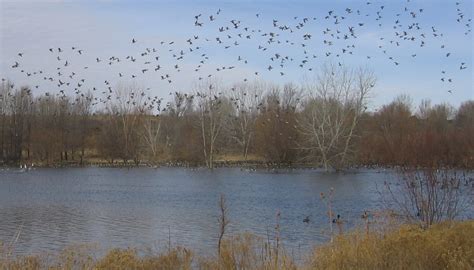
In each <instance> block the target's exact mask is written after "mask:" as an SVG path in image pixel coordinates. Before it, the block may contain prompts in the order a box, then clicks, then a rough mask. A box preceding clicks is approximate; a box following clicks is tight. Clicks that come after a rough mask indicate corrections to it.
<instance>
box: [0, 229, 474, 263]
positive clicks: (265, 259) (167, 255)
mask: <svg viewBox="0 0 474 270" xmlns="http://www.w3.org/2000/svg"><path fill="white" fill-rule="evenodd" d="M473 246H474V222H473V221H464V222H450V223H441V224H436V225H434V226H432V227H430V228H429V229H422V228H420V227H419V226H410V225H403V226H400V227H396V228H395V229H391V230H389V231H375V230H374V231H372V232H370V233H367V232H366V231H363V230H361V231H353V232H350V233H348V234H343V235H339V236H337V237H336V238H335V240H334V242H332V243H327V244H324V245H321V246H318V247H316V248H315V249H314V251H313V252H312V253H311V254H310V256H309V257H308V259H307V260H306V261H305V262H301V263H296V262H295V260H294V259H293V258H292V257H291V256H290V255H288V254H287V253H285V251H284V249H283V248H282V247H281V246H280V247H277V246H276V244H275V243H274V242H269V241H266V240H264V239H262V238H259V237H256V236H252V235H249V234H243V235H238V236H234V237H230V238H228V239H225V240H224V241H223V242H222V247H221V252H220V253H219V254H217V255H216V256H215V257H214V256H207V257H200V256H196V255H194V254H193V253H192V252H191V251H190V250H187V249H185V248H180V247H176V248H172V249H170V250H167V251H166V252H164V253H154V254H149V255H139V253H138V252H137V250H134V249H113V250H110V251H109V252H108V253H107V254H106V255H105V256H103V257H100V258H96V256H95V255H94V253H93V251H92V250H87V249H84V248H72V249H68V250H65V251H64V252H63V253H61V254H59V255H58V256H56V257H54V256H53V257H51V256H49V257H48V256H40V255H37V256H20V257H12V256H6V253H5V251H2V250H0V268H1V269H11V270H17V269H25V270H36V269H166V270H187V269H209V270H217V269H224V270H226V269H256V270H257V269H262V270H263V269H267V270H272V269H275V270H276V269H280V270H282V269H325V270H326V269H472V268H473V267H474V250H473V249H472V247H473ZM277 254H278V255H277Z"/></svg>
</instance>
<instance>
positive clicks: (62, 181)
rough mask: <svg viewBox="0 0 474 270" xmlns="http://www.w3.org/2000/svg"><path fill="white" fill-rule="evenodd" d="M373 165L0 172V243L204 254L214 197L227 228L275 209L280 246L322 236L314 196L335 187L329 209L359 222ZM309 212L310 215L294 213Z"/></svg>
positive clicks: (376, 178)
mask: <svg viewBox="0 0 474 270" xmlns="http://www.w3.org/2000/svg"><path fill="white" fill-rule="evenodd" d="M391 177H393V175H392V174H390V173H378V172H377V171H375V170H369V171H357V172H356V173H349V174H325V173H322V172H320V171H315V170H294V171H280V172H268V171H256V172H248V171H242V170H240V169H217V170H215V171H214V172H210V171H207V170H205V169H198V170H190V169H183V168H160V169H151V168H138V169H105V168H86V169H84V168H81V169H76V168H68V169H36V170H32V171H29V172H25V173H18V172H16V171H14V170H8V171H6V170H4V171H0V241H2V242H4V243H9V242H10V241H11V239H12V238H13V237H14V236H15V234H16V232H17V231H19V230H21V234H20V237H19V239H18V242H17V243H16V244H15V253H17V254H22V253H34V252H54V251H58V250H61V249H63V248H65V247H67V246H69V245H72V244H78V243H95V244H99V245H100V247H102V248H110V247H163V246H166V245H167V243H168V237H169V236H170V235H171V242H172V244H173V245H185V246H186V247H190V248H192V249H194V250H196V251H198V252H201V253H206V252H210V251H214V249H215V246H216V239H217V233H218V228H217V227H218V226H217V225H218V224H217V217H218V213H219V209H218V199H219V195H220V194H221V193H222V194H225V196H226V198H227V202H228V206H229V211H230V220H231V224H230V227H229V233H238V232H245V231H249V232H253V233H255V234H258V235H261V236H264V237H267V234H268V233H269V232H270V233H272V230H273V228H274V224H275V214H276V212H277V211H280V212H281V221H280V222H281V234H282V237H283V239H284V240H285V241H284V244H285V245H286V248H287V249H288V250H290V251H296V250H297V249H299V248H301V249H303V248H304V250H307V248H308V246H313V245H314V244H316V243H318V242H321V241H324V240H326V239H327V238H326V235H327V234H326V233H325V232H324V230H326V231H327V227H328V225H327V223H328V221H327V216H326V211H327V210H326V209H325V208H324V206H323V204H322V203H321V201H320V198H319V194H320V193H321V192H326V191H328V190H329V188H330V187H334V188H335V202H334V211H335V212H336V213H337V214H340V215H341V216H342V217H343V218H344V219H345V220H347V225H346V227H350V226H354V224H356V223H358V222H360V218H359V217H360V215H361V213H363V211H364V210H367V209H374V208H377V204H378V197H379V195H378V192H377V185H378V186H379V187H380V186H381V185H382V184H383V181H385V180H388V179H391ZM308 215H309V216H310V222H309V223H304V222H303V219H304V218H305V217H306V216H308Z"/></svg>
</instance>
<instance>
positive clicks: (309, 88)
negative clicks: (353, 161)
mask: <svg viewBox="0 0 474 270" xmlns="http://www.w3.org/2000/svg"><path fill="white" fill-rule="evenodd" d="M375 81H376V79H375V76H374V75H373V73H372V72H370V71H368V70H365V69H359V70H350V69H348V68H345V67H336V66H335V65H333V64H327V65H324V66H323V67H322V69H321V71H320V73H319V74H318V75H317V77H316V81H307V82H306V83H305V85H304V88H305V90H306V92H307V93H308V95H309V98H308V99H307V100H306V102H305V104H304V107H303V111H302V113H301V117H300V118H299V120H298V128H299V131H300V133H301V135H302V137H303V139H302V141H301V145H300V148H301V149H302V150H303V151H304V153H306V158H307V159H309V160H319V161H320V162H321V164H322V165H323V167H324V169H325V170H329V169H330V168H335V169H340V168H343V167H344V166H346V165H347V163H348V160H349V158H350V157H352V156H353V150H354V149H353V142H354V138H355V136H356V134H355V132H356V127H357V125H358V123H359V119H360V117H361V115H362V113H363V112H364V111H365V110H366V108H367V107H366V103H367V98H368V95H369V93H370V90H371V89H372V88H373V87H374V86H375Z"/></svg>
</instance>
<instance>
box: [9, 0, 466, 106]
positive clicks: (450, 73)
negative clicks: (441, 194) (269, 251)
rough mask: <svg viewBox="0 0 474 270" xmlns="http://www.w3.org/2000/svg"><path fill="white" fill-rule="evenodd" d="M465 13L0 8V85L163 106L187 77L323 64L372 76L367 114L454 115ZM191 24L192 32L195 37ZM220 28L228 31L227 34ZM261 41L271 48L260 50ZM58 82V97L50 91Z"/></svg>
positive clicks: (282, 78) (302, 73)
mask: <svg viewBox="0 0 474 270" xmlns="http://www.w3.org/2000/svg"><path fill="white" fill-rule="evenodd" d="M456 2H458V4H457V3H456ZM368 3H369V4H368ZM473 3H474V1H472V0H459V1H448V0H444V1H440V0H433V1H428V0H409V1H407V0H400V1H398V0H390V1H375V0H365V1H356V0H340V1H337V0H336V1H329V0H326V1H317V0H312V1H303V0H296V1H279V0H277V1H250V0H240V1H236V0H229V1H212V0H207V1H199V0H193V1H191V0H186V1H125V0H124V1H120V0H100V1H99V0H98V1H92V0H86V1H80V0H75V1H74V0H72V1H61V0H56V1H53V0H51V1H41V0H37V1H31V0H30V1H28V0H19V1H10V0H0V77H1V78H6V79H9V80H10V81H12V82H14V83H15V86H16V87H18V86H23V85H28V86H30V87H31V88H32V89H33V92H34V93H35V94H42V93H45V92H50V93H57V92H59V91H60V90H63V91H65V93H66V94H69V95H73V94H74V92H75V91H77V90H75V89H74V88H77V89H78V90H79V91H85V90H87V89H92V88H93V87H96V89H98V90H97V92H103V91H106V89H107V87H109V86H111V87H115V86H116V85H119V84H122V83H133V84H136V85H139V86H140V87H142V88H144V89H147V90H146V91H147V94H148V95H151V96H155V95H157V96H161V97H165V98H166V97H168V96H169V95H168V93H169V92H174V91H184V92H189V91H192V90H193V86H194V85H196V83H197V82H198V81H199V77H201V78H207V77H208V75H210V74H211V76H212V78H218V79H219V80H220V81H222V82H224V83H226V84H228V85H231V84H232V83H237V82H243V80H244V79H247V80H248V81H253V80H262V81H265V82H270V83H274V84H280V85H283V84H284V83H288V82H292V83H294V84H296V85H300V84H302V83H304V82H305V80H306V78H310V77H314V76H316V74H317V72H318V69H320V68H321V66H322V65H323V64H325V63H333V64H337V65H338V64H341V65H344V66H347V67H350V68H359V67H362V68H367V69H369V70H372V71H373V72H374V74H375V75H376V77H377V83H376V86H375V88H374V89H373V92H372V93H371V100H370V108H371V109H376V108H378V107H380V106H381V105H383V104H386V103H388V102H390V101H392V100H393V99H394V98H395V97H396V96H398V95H400V94H408V95H410V96H411V97H412V99H413V103H414V104H417V103H419V102H420V101H421V100H423V99H430V100H431V101H432V103H434V104H438V103H445V102H446V103H449V104H451V105H453V106H459V104H461V103H462V102H463V101H466V100H470V99H474V72H473V59H472V57H473V52H474V46H473V45H474V44H473V37H472V32H471V29H472V22H471V21H469V20H470V19H471V18H472V10H473ZM457 9H459V11H458V10H457ZM199 14H201V16H200V17H198V23H202V26H196V25H195V22H196V19H195V16H197V15H199ZM257 14H258V16H257ZM460 14H461V15H462V17H461V16H460ZM211 15H212V16H213V20H212V21H211V20H210V18H209V16H211ZM334 16H336V17H334ZM378 16H380V17H378ZM304 18H307V19H308V20H307V21H303V20H304ZM458 19H459V21H457V20H458ZM231 20H235V21H234V22H237V21H239V22H238V23H237V24H238V28H234V26H233V23H232V22H231ZM274 20H276V22H275V25H276V27H275V26H274ZM299 23H302V24H303V26H302V27H297V26H298V24H299ZM280 26H281V27H284V26H288V29H291V31H290V30H281V29H280V28H279V27H280ZM220 27H224V31H222V32H220V31H219V28H220ZM225 27H229V29H228V30H227V29H225ZM349 27H351V28H352V30H353V31H354V32H353V33H354V36H351V35H350V30H349ZM417 27H418V28H419V29H418V28H417ZM404 32H406V33H404ZM270 33H272V34H273V33H274V34H277V35H278V36H275V37H274V38H273V40H272V41H273V42H270V43H269V42H268V41H269V37H270V36H269V35H270ZM239 34H241V37H239ZM247 35H250V38H246V36H247ZM304 35H311V37H310V38H307V39H306V40H305V39H304ZM331 35H333V36H331ZM345 35H347V37H346V39H344V36H345ZM195 36H196V37H197V39H196V38H195ZM229 36H230V37H229ZM338 37H339V38H338ZM412 37H413V39H411V38H412ZM189 38H191V42H192V44H190V43H189V42H187V40H188V39H189ZM216 38H219V39H220V40H221V41H222V43H219V42H218V41H217V40H216ZM132 39H134V40H135V41H136V42H135V43H133V42H132ZM206 39H207V40H206ZM287 41H288V42H287ZM325 41H326V43H325ZM234 42H237V44H238V45H235V43H234ZM397 42H398V44H397ZM422 42H423V43H422ZM170 43H172V44H170ZM292 43H293V44H292ZM420 45H422V46H420ZM227 46H228V48H226V47H227ZM303 46H304V47H303ZM347 46H349V47H347ZM352 46H354V47H352ZM72 47H74V50H73V49H72ZM197 47H198V48H197ZM50 48H51V49H53V52H51V51H50V50H49V49H50ZM58 48H61V52H58ZM147 49H148V51H147ZM190 49H192V50H193V51H190ZM343 49H344V52H343ZM78 50H81V54H79V53H78ZM181 51H182V53H181ZM19 53H21V54H22V56H19V55H18V54H19ZM143 53H145V55H142V54H143ZM448 53H449V56H447V55H448ZM275 54H278V55H279V58H276V57H277V56H276V55H275ZM203 55H204V56H203ZM127 56H128V57H129V58H128V59H127ZM180 56H182V58H181V59H178V58H180ZM285 56H288V60H285V61H284V62H283V63H281V62H280V61H281V57H285ZM57 57H59V60H58V58H57ZM111 57H112V60H110V59H111ZM130 57H132V58H134V59H136V60H135V61H134V62H133V61H130V59H131V58H130ZM155 57H158V60H157V58H155ZM272 57H273V60H272V59H271V58H272ZM305 57H307V58H305ZM97 58H99V60H100V62H97ZM117 58H118V59H120V60H119V61H117V60H116V59H117ZM239 58H240V60H239ZM291 60H292V61H291ZM303 60H306V61H307V62H305V63H304V64H303V63H302V61H303ZM66 61H67V64H66ZM201 61H204V63H200V62H201ZM245 61H246V63H245ZM16 62H18V67H16V68H13V67H12V66H15V64H16ZM395 62H396V63H397V64H395ZM462 63H463V64H462ZM176 64H177V65H178V67H175V65H176ZM280 64H283V67H280ZM301 64H303V67H301V66H300V65H301ZM158 65H159V66H160V69H159V70H157V71H155V68H157V66H158ZM198 65H200V66H198ZM270 65H271V66H272V70H268V67H269V66H270ZM85 67H87V69H85ZM222 67H226V68H225V69H223V68H222ZM229 67H232V68H231V69H229ZM143 69H147V70H146V71H145V72H143V71H142V70H143ZM196 69H198V70H197V71H196ZM217 69H219V71H217ZM22 70H23V72H22ZM178 70H179V71H178ZM40 71H41V72H42V73H40ZM58 72H60V73H61V75H59V74H58ZM255 72H258V75H256V74H255ZM280 72H283V75H281V73H280ZM442 72H444V73H442ZM119 73H120V74H119ZM28 74H29V76H28ZM166 74H168V76H169V77H166ZM132 75H134V76H135V78H132ZM70 76H72V77H70ZM162 76H165V77H164V78H165V79H163V78H162ZM44 77H46V78H47V80H45V79H44ZM49 78H53V81H50V80H49ZM442 78H443V79H444V82H443V81H442V80H441V79H442ZM59 80H61V82H62V83H64V85H60V86H58V83H59ZM168 80H171V81H172V82H171V83H169V82H168ZM448 80H451V82H449V81H448ZM105 81H107V82H108V83H109V84H108V85H107V84H105ZM66 83H69V86H67V85H66ZM78 84H79V85H80V86H79V85H78Z"/></svg>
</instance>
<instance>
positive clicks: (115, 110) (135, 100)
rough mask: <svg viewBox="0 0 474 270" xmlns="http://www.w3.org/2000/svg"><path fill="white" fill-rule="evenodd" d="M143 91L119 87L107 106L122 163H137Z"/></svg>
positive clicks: (135, 87) (132, 86)
mask: <svg viewBox="0 0 474 270" xmlns="http://www.w3.org/2000/svg"><path fill="white" fill-rule="evenodd" d="M143 93H144V92H143V90H141V89H140V88H138V87H137V86H136V85H119V86H118V87H117V88H116V91H115V95H116V98H115V100H114V101H113V102H111V103H109V104H108V106H107V112H108V116H109V122H110V125H111V128H112V129H113V130H114V132H116V133H117V134H118V135H119V144H118V145H116V146H114V147H119V148H120V154H121V158H122V159H123V161H124V163H127V162H128V160H129V159H133V160H134V162H135V163H136V164H138V162H139V153H140V151H139V146H140V140H139V127H140V124H139V121H140V116H141V115H143V113H144V106H143V102H142V101H143V96H144V95H143Z"/></svg>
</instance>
